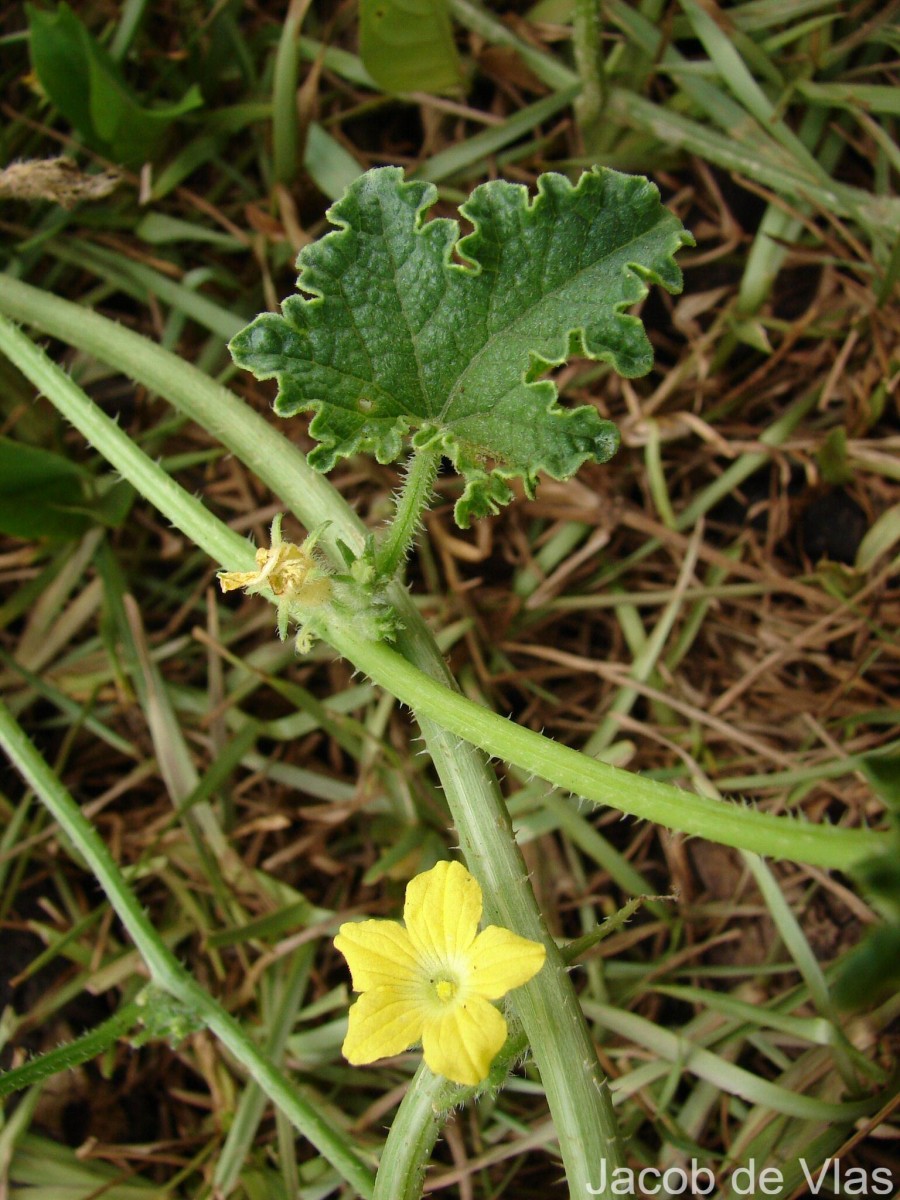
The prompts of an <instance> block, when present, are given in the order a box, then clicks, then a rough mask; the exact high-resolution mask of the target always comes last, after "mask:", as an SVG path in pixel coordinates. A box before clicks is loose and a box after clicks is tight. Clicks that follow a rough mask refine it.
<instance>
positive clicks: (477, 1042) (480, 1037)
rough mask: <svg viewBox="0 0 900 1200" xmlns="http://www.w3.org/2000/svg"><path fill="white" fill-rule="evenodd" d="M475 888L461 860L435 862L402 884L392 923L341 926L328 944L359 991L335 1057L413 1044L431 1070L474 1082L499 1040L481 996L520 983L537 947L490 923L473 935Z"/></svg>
mask: <svg viewBox="0 0 900 1200" xmlns="http://www.w3.org/2000/svg"><path fill="white" fill-rule="evenodd" d="M481 907H482V896H481V888H480V887H479V886H478V883H477V882H476V880H475V879H473V878H472V876H471V875H470V874H469V872H468V871H467V870H466V869H465V867H463V866H461V865H460V864H459V863H456V862H439V863H438V864H437V866H436V867H433V868H432V869H431V870H430V871H425V872H424V873H423V874H422V875H417V876H416V877H415V879H412V880H411V881H410V883H409V884H408V885H407V888H406V903H405V904H404V907H403V919H404V921H405V927H404V926H403V925H401V924H400V923H399V922H398V921H360V922H349V923H347V924H345V925H342V926H341V928H340V930H339V932H338V936H337V937H336V938H335V939H334V944H335V946H336V947H337V949H338V950H340V952H341V954H343V956H344V958H346V960H347V963H348V965H349V967H350V974H351V975H352V977H353V988H354V990H355V991H357V992H361V993H362V995H361V996H360V997H359V999H358V1000H357V1001H356V1003H355V1004H354V1005H353V1007H352V1008H351V1009H350V1026H349V1029H348V1031H347V1037H346V1038H345V1040H344V1046H343V1051H344V1056H345V1058H346V1059H347V1060H348V1061H349V1062H351V1063H353V1064H354V1065H359V1064H362V1063H370V1062H374V1061H375V1060H376V1059H378V1058H387V1057H389V1056H390V1055H393V1054H400V1053H401V1052H402V1051H403V1050H408V1049H409V1047H410V1046H412V1045H414V1044H415V1043H416V1042H421V1043H422V1048H423V1050H424V1053H425V1062H426V1063H427V1064H428V1066H429V1067H430V1068H431V1070H432V1071H434V1073H435V1074H436V1075H445V1076H446V1077H447V1078H448V1079H452V1080H453V1081H454V1082H455V1083H462V1084H468V1085H470V1086H473V1085H475V1084H478V1083H481V1082H482V1081H483V1080H485V1079H486V1078H487V1075H488V1071H489V1069H490V1066H491V1063H492V1062H493V1060H494V1058H495V1057H496V1055H497V1054H498V1052H499V1051H500V1049H501V1048H502V1046H503V1043H504V1042H505V1041H506V1021H505V1020H504V1018H503V1016H502V1014H501V1013H500V1012H499V1011H498V1010H497V1009H496V1008H495V1007H494V1005H493V1004H491V1003H490V1001H491V1000H499V999H500V997H501V996H504V995H505V994H506V993H507V992H508V991H510V990H511V989H512V988H517V987H519V986H520V985H521V984H523V983H527V982H528V980H529V979H531V977H532V976H533V975H536V974H537V972H538V971H539V970H540V969H541V967H542V966H543V964H544V958H545V957H546V953H547V952H546V950H545V948H544V947H543V946H542V945H541V944H540V943H539V942H532V941H530V940H529V939H528V938H523V937H519V935H518V934H515V933H511V932H510V931H509V930H508V929H502V928H501V927H500V926H499V925H488V927H487V928H486V929H484V930H482V931H481V933H479V932H478V922H479V920H480V919H481Z"/></svg>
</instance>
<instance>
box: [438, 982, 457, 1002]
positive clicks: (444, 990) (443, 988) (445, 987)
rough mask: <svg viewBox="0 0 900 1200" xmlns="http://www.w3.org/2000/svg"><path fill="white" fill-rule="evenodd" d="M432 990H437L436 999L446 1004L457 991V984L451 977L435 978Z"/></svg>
mask: <svg viewBox="0 0 900 1200" xmlns="http://www.w3.org/2000/svg"><path fill="white" fill-rule="evenodd" d="M434 990H435V992H437V998H438V1000H440V1001H442V1002H443V1003H444V1004H448V1003H449V1002H450V1001H451V1000H452V999H453V997H454V996H455V995H456V993H457V992H458V991H459V984H458V983H455V982H454V981H453V980H452V979H436V980H435V983H434Z"/></svg>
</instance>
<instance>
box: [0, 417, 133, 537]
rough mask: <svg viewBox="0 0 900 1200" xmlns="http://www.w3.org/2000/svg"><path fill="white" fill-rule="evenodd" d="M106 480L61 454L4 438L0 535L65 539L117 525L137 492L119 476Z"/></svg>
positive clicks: (0, 455)
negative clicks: (91, 529)
mask: <svg viewBox="0 0 900 1200" xmlns="http://www.w3.org/2000/svg"><path fill="white" fill-rule="evenodd" d="M108 482H110V483H111V486H106V483H107V481H103V483H102V484H101V481H100V480H96V479H95V478H94V476H93V475H91V473H90V471H87V470H85V468H84V467H81V466H79V465H78V464H77V463H74V462H72V461H71V460H70V459H67V458H64V457H63V456H62V455H61V454H54V453H53V452H52V451H51V450H43V449H41V448H40V447H39V446H28V445H25V443H24V442H16V441H13V440H12V439H11V438H0V533H5V534H9V535H11V536H12V537H17V538H23V539H25V540H30V539H32V538H39V537H55V538H67V537H79V536H80V535H81V534H82V533H84V531H85V530H86V529H88V528H89V527H90V526H91V525H97V524H100V525H107V526H112V525H118V524H120V523H121V522H122V521H123V520H124V519H125V516H126V514H127V511H128V508H129V506H130V504H131V501H132V498H133V496H134V490H133V489H132V488H131V486H130V485H129V484H127V483H124V482H123V481H121V480H119V481H117V482H115V483H112V481H111V477H110V479H109V481H108ZM98 485H100V486H98Z"/></svg>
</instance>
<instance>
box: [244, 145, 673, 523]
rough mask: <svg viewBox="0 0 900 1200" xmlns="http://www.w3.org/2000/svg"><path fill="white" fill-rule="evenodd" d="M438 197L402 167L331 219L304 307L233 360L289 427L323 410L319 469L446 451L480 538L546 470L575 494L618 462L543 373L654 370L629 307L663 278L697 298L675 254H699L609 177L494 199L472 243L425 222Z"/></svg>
mask: <svg viewBox="0 0 900 1200" xmlns="http://www.w3.org/2000/svg"><path fill="white" fill-rule="evenodd" d="M436 195H437V193H436V190H435V188H434V187H433V186H432V185H431V184H426V183H423V182H421V181H417V180H412V181H409V182H404V180H403V174H402V171H400V170H399V168H396V167H382V168H378V169H375V170H371V171H368V172H366V174H365V175H363V176H361V177H360V178H359V179H358V180H356V181H355V182H354V183H353V184H352V185H351V187H350V188H349V189H348V191H347V193H346V195H345V196H344V197H343V198H342V199H341V200H339V201H338V202H337V203H336V204H334V205H333V206H332V208H331V209H330V210H329V213H328V216H329V219H330V220H331V222H332V223H333V224H335V225H337V226H339V228H338V230H337V231H336V232H333V233H330V234H328V235H327V236H326V237H324V238H322V239H321V240H320V241H318V242H315V243H313V244H312V245H310V246H306V247H304V249H303V250H302V251H301V252H300V257H299V259H298V267H299V269H300V276H299V280H298V286H299V288H300V290H301V292H302V293H305V295H295V296H291V297H290V298H289V299H288V300H286V301H285V303H284V305H283V307H282V315H275V314H271V313H266V314H264V315H263V316H261V317H258V318H257V319H256V320H255V321H254V322H253V323H252V324H251V325H249V326H248V327H247V328H246V329H244V330H242V331H241V333H239V334H238V335H237V336H236V337H235V338H234V339H233V340H232V342H231V351H232V354H233V356H234V358H235V361H236V362H237V363H238V364H239V365H241V366H243V367H247V368H248V369H249V370H251V371H253V372H254V374H255V375H256V376H257V377H258V378H260V379H269V378H272V377H274V378H277V380H278V382H279V385H280V390H279V393H278V397H277V399H276V402H275V408H276V411H277V412H278V413H280V414H281V415H282V416H291V415H293V414H294V413H297V412H301V411H303V410H308V409H311V410H313V411H314V412H315V416H314V417H313V420H312V422H311V424H310V433H311V434H312V435H313V437H315V438H316V439H317V440H318V441H319V443H320V445H318V446H317V447H315V448H314V450H313V451H312V453H311V454H310V456H309V462H310V464H311V465H312V466H313V467H315V468H316V469H317V470H320V471H328V470H330V469H331V468H332V467H333V466H334V464H335V462H336V461H337V460H338V459H339V458H341V457H342V456H345V455H349V454H354V453H356V452H357V451H371V452H373V453H374V454H375V456H376V457H377V458H378V461H379V462H384V463H386V462H392V461H394V460H395V459H396V458H398V457H399V456H400V455H401V454H402V453H403V451H404V439H405V437H406V435H407V434H410V433H411V434H412V444H413V446H414V447H415V448H420V449H425V448H428V447H437V448H439V449H440V451H441V453H442V454H444V455H445V456H446V457H447V458H449V459H450V460H451V461H452V462H453V464H454V466H455V467H456V468H457V470H458V471H459V472H460V473H461V474H462V475H463V477H464V479H465V482H466V487H465V490H464V492H463V495H462V497H461V498H460V500H459V501H458V502H457V505H456V519H457V521H458V522H459V523H460V524H461V525H467V524H468V523H469V521H470V520H471V518H472V517H477V516H484V515H486V514H487V513H488V512H491V511H496V510H497V507H498V505H500V504H504V503H507V502H508V501H509V500H510V499H511V498H512V492H511V490H510V488H509V485H508V483H507V480H510V479H512V478H516V477H519V478H521V479H522V481H523V484H524V487H525V490H526V492H527V494H528V495H529V496H533V495H534V490H535V486H536V483H537V475H538V472H539V471H546V472H547V473H548V474H549V475H551V476H553V478H555V479H568V478H570V477H571V476H572V475H573V474H574V473H575V472H576V471H577V470H578V468H579V467H580V466H581V464H582V463H584V462H585V461H587V460H588V459H594V460H595V461H598V462H604V461H606V459H608V458H609V457H610V456H611V455H612V454H613V453H614V452H615V450H616V447H617V444H618V434H617V431H616V429H615V427H614V426H613V425H612V424H611V423H610V422H609V421H604V420H602V419H601V418H600V416H599V415H598V413H597V411H596V410H595V409H594V408H593V407H590V406H587V405H585V406H582V407H580V408H574V409H566V408H563V407H561V406H560V405H559V404H558V403H557V391H556V386H555V384H554V383H553V382H552V381H551V380H548V379H540V378H539V376H540V375H541V374H542V373H543V372H545V371H546V370H547V369H548V368H549V367H551V366H556V365H559V364H560V363H563V362H565V361H566V359H567V358H568V357H569V356H570V355H583V356H586V357H589V358H594V359H601V360H603V361H605V362H609V363H611V364H612V366H613V367H614V368H615V370H617V371H618V372H619V373H620V374H622V375H626V376H635V375H640V374H642V373H644V372H646V371H648V370H649V369H650V366H651V363H652V351H651V347H650V343H649V341H648V339H647V336H646V334H645V332H644V327H643V325H642V324H641V321H640V319H639V318H638V317H636V316H633V315H629V314H626V312H625V310H626V309H627V308H628V307H630V306H631V305H633V304H635V303H636V302H637V301H638V300H640V299H641V298H642V297H643V296H644V295H646V292H647V281H652V282H655V283H659V284H661V285H662V286H663V287H665V288H666V289H667V290H669V291H671V292H677V291H679V290H680V289H681V272H680V271H679V269H678V267H677V265H676V264H675V262H674V260H673V257H672V256H673V254H674V253H675V251H677V250H678V249H679V247H681V246H684V245H688V244H690V243H691V242H692V239H691V236H690V234H688V233H687V232H686V231H685V230H684V229H683V228H682V226H681V224H680V222H679V221H678V219H677V218H676V217H675V216H673V215H672V214H671V213H670V212H668V211H667V210H666V209H665V208H663V207H662V205H661V203H660V199H659V193H658V191H657V190H656V188H655V187H654V186H653V185H652V184H651V183H649V182H648V181H647V180H646V179H643V178H639V177H636V176H627V175H620V174H618V173H616V172H614V171H609V170H605V169H600V168H596V169H594V170H593V171H591V172H589V173H587V174H584V175H582V177H581V179H580V180H579V182H578V184H577V186H573V185H572V184H571V183H570V182H569V181H568V180H567V179H566V178H565V177H564V176H562V175H555V174H547V175H542V176H541V177H540V179H539V180H538V194H537V196H536V197H535V198H534V199H532V200H529V196H528V191H527V189H526V188H524V187H523V186H521V185H519V184H510V183H505V182H503V181H493V182H491V183H487V184H483V185H482V186H481V187H478V188H476V189H475V191H474V192H473V193H472V195H471V196H470V197H469V199H468V200H467V201H466V202H465V204H463V205H462V206H461V208H460V212H461V213H462V215H463V216H464V217H466V218H467V219H468V220H469V221H470V222H471V223H472V224H473V226H474V232H473V233H470V234H469V235H468V236H466V237H463V238H462V239H460V238H459V226H458V224H457V222H456V221H453V220H448V219H445V218H442V219H437V220H432V221H425V220H424V213H425V210H426V209H427V208H428V207H429V206H430V205H432V204H433V203H434V201H435V199H436ZM454 256H456V257H457V258H458V259H459V260H460V261H459V262H455V261H453V259H454Z"/></svg>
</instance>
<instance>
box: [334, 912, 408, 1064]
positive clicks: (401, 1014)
mask: <svg viewBox="0 0 900 1200" xmlns="http://www.w3.org/2000/svg"><path fill="white" fill-rule="evenodd" d="M373 924H374V922H373ZM421 1039H422V1013H421V1010H420V1009H419V1008H416V1007H415V1005H412V1004H410V998H409V996H408V995H407V994H406V993H405V992H404V991H402V990H400V989H399V988H394V987H390V986H386V987H376V988H372V989H371V991H368V992H364V993H363V994H362V995H361V996H360V997H359V999H358V1000H357V1001H356V1003H355V1004H354V1005H353V1006H352V1007H351V1009H350V1024H349V1026H348V1028H347V1036H346V1037H345V1038H344V1045H343V1047H342V1050H343V1054H344V1058H346V1059H347V1061H348V1062H350V1063H352V1064H353V1065H354V1066H361V1065H362V1064H363V1063H370V1062H375V1060H376V1059H378V1058H390V1057H391V1055H393V1054H401V1053H402V1052H403V1051H404V1050H408V1049H409V1047H410V1046H412V1045H414V1044H415V1043H416V1042H418V1041H421Z"/></svg>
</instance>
